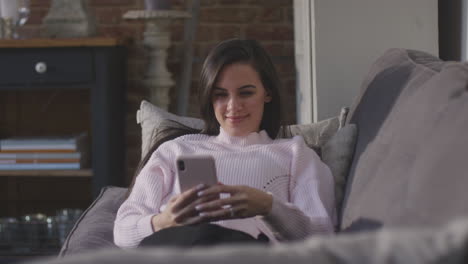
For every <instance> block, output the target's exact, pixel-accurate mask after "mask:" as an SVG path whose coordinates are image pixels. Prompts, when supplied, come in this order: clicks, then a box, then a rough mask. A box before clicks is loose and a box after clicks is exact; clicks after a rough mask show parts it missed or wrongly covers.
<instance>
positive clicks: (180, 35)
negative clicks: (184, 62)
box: [169, 23, 184, 41]
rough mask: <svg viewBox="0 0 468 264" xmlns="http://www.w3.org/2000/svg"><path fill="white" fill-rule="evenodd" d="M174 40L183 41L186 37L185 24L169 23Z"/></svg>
mask: <svg viewBox="0 0 468 264" xmlns="http://www.w3.org/2000/svg"><path fill="white" fill-rule="evenodd" d="M169 28H170V32H171V40H172V41H182V40H183V39H184V24H182V23H171V24H170V25H169Z"/></svg>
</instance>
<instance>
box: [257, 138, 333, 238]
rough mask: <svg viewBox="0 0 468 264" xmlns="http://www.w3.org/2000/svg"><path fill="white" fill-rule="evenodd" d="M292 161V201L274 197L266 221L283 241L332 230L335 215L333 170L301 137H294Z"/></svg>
mask: <svg viewBox="0 0 468 264" xmlns="http://www.w3.org/2000/svg"><path fill="white" fill-rule="evenodd" d="M294 143H295V144H294V145H293V147H292V160H291V178H290V187H289V189H290V201H289V202H283V201H280V200H278V199H276V198H275V197H273V207H272V210H271V212H270V214H269V215H267V216H265V217H264V218H263V220H264V221H265V222H266V223H267V225H268V226H269V227H270V228H271V229H272V231H273V233H274V234H275V236H276V237H277V238H278V239H279V240H298V239H304V238H306V237H308V236H310V235H313V234H324V233H332V232H333V226H334V218H335V205H334V203H335V201H334V180H333V177H332V174H331V171H330V169H329V168H328V166H327V165H325V164H324V163H323V162H322V161H321V160H320V158H319V157H318V156H317V154H316V153H315V152H314V151H313V150H312V149H310V148H309V147H307V145H306V144H305V142H304V141H303V139H302V138H301V137H297V138H294Z"/></svg>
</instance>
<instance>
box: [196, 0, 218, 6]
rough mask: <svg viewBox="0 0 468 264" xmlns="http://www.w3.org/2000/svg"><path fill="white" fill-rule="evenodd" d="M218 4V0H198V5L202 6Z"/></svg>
mask: <svg viewBox="0 0 468 264" xmlns="http://www.w3.org/2000/svg"><path fill="white" fill-rule="evenodd" d="M217 4H218V0H201V1H200V6H202V7H204V6H209V7H212V6H215V5H217Z"/></svg>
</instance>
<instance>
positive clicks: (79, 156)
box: [0, 134, 89, 170]
mask: <svg viewBox="0 0 468 264" xmlns="http://www.w3.org/2000/svg"><path fill="white" fill-rule="evenodd" d="M86 139H87V136H86V134H80V135H77V136H68V137H28V138H26V137H13V138H6V139H0V170H67V169H68V170H73V169H83V168H87V167H88V166H89V158H88V155H87V154H88V150H87V146H88V144H87V140H86Z"/></svg>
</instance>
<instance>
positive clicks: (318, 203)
mask: <svg viewBox="0 0 468 264" xmlns="http://www.w3.org/2000/svg"><path fill="white" fill-rule="evenodd" d="M199 99H200V100H199V101H200V109H201V116H202V118H203V120H204V121H205V126H204V128H203V129H202V130H201V131H197V130H188V129H181V130H179V131H176V132H171V133H166V134H165V133H164V131H159V134H158V135H162V136H158V137H157V139H158V140H156V142H155V144H154V146H153V148H152V149H151V150H150V151H149V154H148V155H147V156H146V157H145V158H144V159H143V160H142V163H141V169H139V170H138V171H137V174H136V176H135V178H134V183H133V188H131V189H130V193H129V195H128V198H127V200H126V201H125V202H124V203H123V204H122V205H121V207H120V209H119V211H118V213H117V217H116V221H115V225H114V240H115V243H116V244H117V245H118V246H120V247H124V248H132V247H137V246H147V245H163V246H168V245H177V246H196V245H218V244H223V243H232V242H237V243H239V242H254V243H265V242H268V241H270V242H279V241H282V240H283V241H287V240H298V239H304V238H306V237H307V236H310V235H313V234H320V233H331V232H333V225H334V222H335V207H334V191H333V188H334V182H333V178H332V175H331V172H330V169H329V168H328V167H327V166H326V165H325V164H324V163H322V161H321V160H320V158H319V157H318V156H317V154H316V153H315V152H314V151H313V150H312V149H310V148H308V147H307V145H306V144H305V142H304V139H303V138H302V137H300V136H296V137H294V138H292V139H276V137H277V135H278V132H279V130H280V124H281V118H280V113H281V111H280V109H281V107H280V98H279V80H278V77H277V74H276V70H275V68H274V66H273V64H272V62H271V60H270V57H269V56H268V54H267V53H266V52H265V50H264V49H263V48H262V47H261V46H260V45H259V44H258V43H257V42H256V41H253V40H239V39H233V40H227V41H224V42H222V43H220V44H219V45H217V46H216V47H215V48H214V49H213V50H212V51H211V52H210V54H209V55H208V56H207V58H206V60H205V63H204V65H203V68H202V72H201V78H200V87H199ZM168 139H172V140H168ZM163 142H164V143H163ZM187 154H191V155H194V154H196V155H209V156H212V157H213V159H214V160H215V164H216V173H217V176H218V180H219V181H220V184H216V185H212V186H208V185H206V184H203V182H200V184H199V185H198V186H196V187H193V188H191V189H188V190H186V191H184V192H181V191H180V187H179V185H178V182H179V181H178V179H177V175H176V174H175V171H176V168H175V166H176V162H175V161H176V160H177V158H178V157H179V156H181V155H187ZM200 178H202V177H200Z"/></svg>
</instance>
